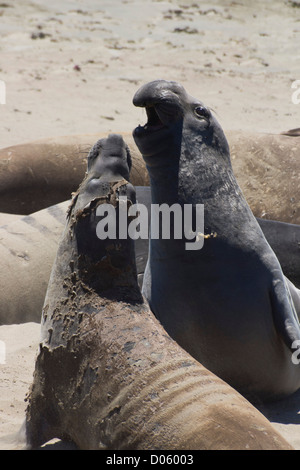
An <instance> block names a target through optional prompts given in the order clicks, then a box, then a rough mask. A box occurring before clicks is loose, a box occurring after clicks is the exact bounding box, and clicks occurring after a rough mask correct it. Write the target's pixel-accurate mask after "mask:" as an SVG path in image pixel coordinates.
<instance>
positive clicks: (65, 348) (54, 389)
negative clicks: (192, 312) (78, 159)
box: [25, 135, 291, 450]
mask: <svg viewBox="0 0 300 470" xmlns="http://www.w3.org/2000/svg"><path fill="white" fill-rule="evenodd" d="M106 144H107V145H106ZM108 144H109V145H108ZM108 148H109V149H110V150H109V151H108ZM111 152H113V157H112V155H111ZM117 152H118V153H119V162H117V160H118V157H117V155H118V153H117ZM126 155H127V152H126V150H125V145H124V144H123V143H122V140H121V138H120V137H119V136H114V135H113V136H109V137H108V139H107V142H106V143H103V144H102V146H101V150H99V156H97V157H96V160H95V161H94V164H93V165H92V167H91V169H90V171H89V173H88V175H87V177H86V179H85V180H84V181H83V183H82V185H81V186H80V188H79V190H78V192H77V194H76V196H75V198H74V200H73V204H72V206H71V208H70V211H69V214H68V223H67V226H66V229H65V232H64V235H63V238H62V240H61V242H60V246H59V249H58V253H57V258H56V261H55V263H54V267H53V271H52V275H51V279H50V282H49V287H48V292H47V297H46V300H45V306H44V310H43V321H42V331H41V344H40V349H39V353H38V356H37V361H36V366H35V372H34V379H33V384H32V387H31V390H30V394H29V396H28V407H27V411H26V425H25V427H26V437H27V444H28V447H29V448H36V447H38V446H40V445H42V444H43V443H44V442H47V441H48V440H50V439H51V438H53V437H57V438H60V439H63V440H68V441H72V442H73V443H74V444H75V445H76V446H77V447H78V448H79V449H102V450H104V449H106V450H112V449H113V450H121V449H131V450H148V449H149V450H151V449H156V450H163V449H168V450H172V449H176V450H182V449H188V450H192V449H291V447H290V445H289V444H287V442H286V441H285V440H284V439H283V438H282V436H280V435H279V434H278V433H277V432H276V431H275V430H274V428H273V427H272V426H271V425H270V423H269V422H268V421H267V420H266V418H264V417H263V416H262V415H261V414H260V413H259V412H258V411H257V410H256V409H255V408H253V407H252V405H250V404H249V403H248V402H247V401H246V400H244V399H243V398H242V397H241V396H240V395H239V394H238V393H237V392H235V391H234V390H233V389H232V388H231V387H229V385H227V384H225V383H224V382H223V381H221V380H220V379H218V378H217V377H215V376H214V375H213V374H212V373H211V372H209V371H207V370H206V369H205V368H204V367H202V366H201V365H200V364H198V363H197V362H196V361H195V360H194V359H192V358H191V357H190V356H189V355H188V354H187V353H186V352H185V351H183V350H182V349H181V348H180V347H179V346H178V345H177V344H176V343H175V342H174V341H173V340H172V339H171V338H170V337H169V336H168V335H167V333H166V332H165V330H164V329H163V328H162V326H161V325H160V324H159V322H158V321H157V320H156V319H155V318H154V316H153V315H152V313H151V312H150V310H149V307H148V305H147V303H146V302H144V300H143V298H142V296H141V294H140V290H139V288H138V284H137V278H136V268H135V257H134V245H133V241H132V240H131V239H130V238H127V239H118V238H117V239H108V238H107V239H105V240H101V239H99V238H98V237H97V234H96V232H97V215H96V214H97V212H98V209H99V207H100V209H101V205H103V204H107V205H110V206H112V208H114V210H116V211H117V212H118V211H119V210H120V199H121V196H123V197H127V204H128V207H131V205H132V203H134V202H135V194H134V189H133V187H132V186H131V184H129V183H128V182H127V181H126V177H127V175H128V169H129V168H128V166H127V165H126ZM111 157H112V158H111ZM112 159H113V160H114V162H115V163H116V167H117V170H116V172H115V174H113V172H112V171H111V170H112V166H110V169H109V172H108V174H106V172H105V161H107V162H108V164H110V163H111V162H112ZM122 167H123V169H122ZM99 168H100V169H101V173H100V174H99V172H98V170H99Z"/></svg>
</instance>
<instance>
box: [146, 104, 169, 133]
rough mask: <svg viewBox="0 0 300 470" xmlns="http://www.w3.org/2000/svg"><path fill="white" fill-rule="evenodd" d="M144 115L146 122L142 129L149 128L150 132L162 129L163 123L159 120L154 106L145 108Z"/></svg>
mask: <svg viewBox="0 0 300 470" xmlns="http://www.w3.org/2000/svg"><path fill="white" fill-rule="evenodd" d="M146 113H147V118H148V121H147V123H146V124H145V126H144V129H149V128H151V129H152V130H155V129H161V128H162V127H164V124H163V122H162V121H161V120H160V117H159V115H158V114H157V112H156V110H155V107H154V106H146Z"/></svg>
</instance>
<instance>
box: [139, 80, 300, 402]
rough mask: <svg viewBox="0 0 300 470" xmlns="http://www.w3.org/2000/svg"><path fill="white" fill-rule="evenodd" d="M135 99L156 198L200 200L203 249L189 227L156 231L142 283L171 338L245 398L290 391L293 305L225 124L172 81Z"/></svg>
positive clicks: (294, 371) (299, 373)
mask: <svg viewBox="0 0 300 470" xmlns="http://www.w3.org/2000/svg"><path fill="white" fill-rule="evenodd" d="M133 104H134V105H135V106H139V107H144V108H146V112H147V117H148V121H147V123H146V125H145V126H139V127H137V128H136V129H135V130H134V132H133V136H134V139H135V142H136V144H137V146H138V148H139V149H140V151H141V153H142V155H143V158H144V160H145V162H146V165H147V169H148V172H149V176H150V182H151V192H152V203H154V204H163V203H165V204H168V205H169V206H171V205H173V204H179V205H180V207H181V208H182V210H183V208H184V207H183V206H184V205H185V204H189V205H191V207H192V208H193V209H195V207H196V205H197V204H198V205H200V204H202V205H204V232H203V234H201V233H198V236H199V237H204V246H203V247H202V249H199V250H192V251H191V250H187V249H186V241H187V240H186V239H185V237H182V239H176V237H175V236H174V237H170V239H163V238H162V237H158V238H151V239H150V249H149V258H148V262H147V267H146V270H145V276H144V282H143V293H144V295H145V297H146V298H147V300H148V301H149V305H150V307H151V310H152V311H153V312H154V314H155V315H156V317H157V318H158V319H159V321H160V322H161V323H162V325H163V326H164V327H165V329H166V330H167V332H168V333H169V334H170V336H171V337H172V338H174V339H175V340H176V341H177V342H178V343H179V344H180V345H181V346H182V347H183V348H184V349H186V350H187V351H188V352H189V353H190V354H191V355H192V356H193V357H195V358H196V359H197V360H198V361H199V362H201V363H202V364H203V365H204V366H205V367H207V368H208V369H209V370H211V371H212V372H214V373H215V374H216V375H218V376H219V377H221V378H222V379H223V380H225V381H226V382H227V383H229V384H230V385H232V386H233V387H234V388H235V389H237V390H238V391H239V392H240V393H242V394H243V395H245V396H246V397H247V398H248V399H249V400H251V401H253V402H256V401H268V400H274V399H278V398H281V397H284V396H286V395H289V394H291V393H293V392H294V391H296V390H297V389H298V388H299V387H300V366H299V365H296V364H294V363H293V361H292V354H293V352H294V345H295V344H297V343H295V341H299V340H300V326H299V321H298V318H297V313H296V310H295V306H294V304H293V302H292V299H291V295H290V291H289V289H288V286H287V281H286V279H285V278H284V275H283V273H282V270H281V267H280V264H279V262H278V259H277V258H276V256H275V254H274V252H273V251H272V249H271V248H270V246H269V244H268V243H267V241H266V239H265V237H264V235H263V232H262V230H261V229H260V227H259V225H258V222H257V220H256V219H255V217H254V215H253V213H252V212H251V210H250V208H249V206H248V204H247V202H246V200H245V199H244V197H243V194H242V192H241V190H240V188H239V186H238V183H237V181H236V178H235V176H234V174H233V171H232V166H231V161H230V152H229V146H228V143H227V140H226V137H225V135H224V133H223V131H222V129H221V127H220V125H219V124H218V122H217V121H216V119H215V117H214V116H213V115H212V113H211V112H210V110H209V109H208V108H207V107H205V106H204V104H203V103H201V102H200V101H199V100H198V99H195V98H193V97H191V96H189V95H188V94H187V93H186V91H185V90H184V88H183V87H182V86H181V85H179V84H177V83H176V82H169V81H165V80H156V81H154V82H150V83H148V84H146V85H144V86H142V87H141V88H140V89H139V90H138V91H137V92H136V94H135V96H134V98H133ZM151 224H152V221H151ZM183 312H184V313H183Z"/></svg>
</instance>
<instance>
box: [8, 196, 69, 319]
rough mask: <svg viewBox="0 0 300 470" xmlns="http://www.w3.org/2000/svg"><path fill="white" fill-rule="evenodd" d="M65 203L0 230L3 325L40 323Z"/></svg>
mask: <svg viewBox="0 0 300 470" xmlns="http://www.w3.org/2000/svg"><path fill="white" fill-rule="evenodd" d="M68 205H69V202H68V201H65V202H62V203H60V204H57V205H55V206H51V207H49V208H47V209H43V210H41V211H38V212H36V213H34V214H32V215H30V216H23V217H19V218H18V219H17V220H15V221H14V222H12V223H9V224H8V225H5V226H2V227H0V257H1V260H2V269H1V271H0V284H1V295H0V324H1V325H8V324H13V323H25V322H27V321H35V322H40V319H41V312H42V308H43V303H44V298H45V294H46V290H47V285H48V282H49V277H50V273H51V269H52V265H53V261H54V259H55V255H56V252H57V247H58V243H59V239H60V237H61V234H62V231H63V228H64V225H65V222H66V208H67V207H68Z"/></svg>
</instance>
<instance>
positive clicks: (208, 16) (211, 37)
mask: <svg viewBox="0 0 300 470" xmlns="http://www.w3.org/2000/svg"><path fill="white" fill-rule="evenodd" d="M299 40H300V3H299V2H298V1H284V0H263V1H258V0H254V1H252V2H249V1H247V0H240V1H229V0H213V1H210V2H205V1H204V2H202V1H200V2H193V1H192V0H170V1H159V0H157V1H154V0H143V1H142V0H140V1H138V0H123V1H122V0H100V1H98V2H97V1H96V0H86V1H83V0H81V1H80V0H78V1H77V2H76V1H75V0H63V1H57V0H54V1H52V2H46V0H22V1H20V2H13V1H12V0H6V1H5V2H2V3H0V81H2V82H4V83H5V87H6V96H5V104H4V103H3V99H2V103H1V95H0V103H1V104H0V115H1V126H0V147H1V148H4V147H7V146H11V145H17V144H21V143H24V142H28V141H31V140H37V139H41V138H47V137H55V136H64V135H71V134H93V133H98V132H105V133H107V134H108V133H110V132H126V131H129V132H130V131H132V130H133V128H134V127H136V126H137V125H138V124H140V123H144V122H145V114H144V111H143V110H139V109H137V108H134V106H133V105H132V97H133V95H134V93H135V91H136V90H137V89H138V87H139V86H141V85H142V84H143V83H146V82H148V81H150V80H154V79H157V78H163V79H167V80H175V81H178V82H180V83H181V84H182V85H183V86H184V87H185V88H186V90H187V91H188V92H189V93H190V94H191V95H193V96H196V97H197V98H199V99H200V100H202V101H203V102H204V103H205V104H206V105H208V106H209V107H210V108H212V109H213V110H214V112H215V113H216V116H217V118H218V120H219V122H220V124H221V125H222V127H223V128H224V130H225V132H226V129H227V130H229V129H230V130H246V131H253V132H264V133H274V134H275V133H280V132H282V131H286V130H288V129H292V128H297V127H300V104H296V103H295V100H293V93H295V91H296V90H295V89H293V88H291V86H292V84H293V82H295V81H296V80H300V67H299V59H300V57H299V55H300V54H299V47H298V45H299ZM299 87H300V82H299ZM294 96H295V95H294ZM299 98H300V93H299ZM32 282H34V280H32ZM39 331H40V326H39V324H38V323H24V324H21V325H2V326H0V346H1V344H2V345H5V351H4V355H2V356H1V355H0V449H11V448H21V447H22V446H21V445H20V443H16V442H15V440H14V438H15V435H16V433H17V432H18V430H19V429H20V427H21V425H22V422H23V420H24V411H25V407H26V403H25V401H24V399H25V396H26V393H27V391H28V388H29V385H30V383H31V380H32V373H33V369H34V361H35V355H36V351H37V348H38V343H39ZM261 411H262V412H263V413H264V414H265V415H266V416H267V417H268V418H269V419H270V421H271V422H272V423H273V424H274V426H275V428H276V429H278V430H279V431H280V432H281V434H282V435H283V436H284V437H285V438H286V439H287V440H288V442H290V443H291V444H292V445H293V446H294V448H295V449H300V414H299V413H300V392H299V393H298V394H296V395H295V396H293V397H291V398H290V399H289V400H286V401H284V402H281V403H276V404H274V405H269V406H266V407H263V408H261ZM50 448H51V446H50Z"/></svg>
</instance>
